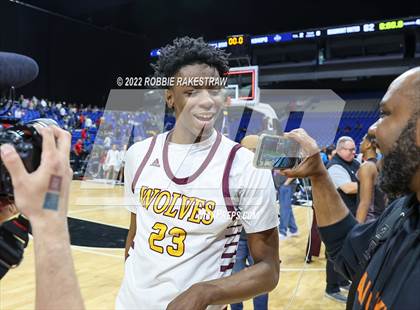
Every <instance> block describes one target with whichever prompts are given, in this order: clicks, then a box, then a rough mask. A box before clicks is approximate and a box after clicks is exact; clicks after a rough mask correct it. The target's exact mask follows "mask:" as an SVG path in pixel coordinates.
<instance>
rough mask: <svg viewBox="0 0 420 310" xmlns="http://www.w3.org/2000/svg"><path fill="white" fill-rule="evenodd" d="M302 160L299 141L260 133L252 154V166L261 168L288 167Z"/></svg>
mask: <svg viewBox="0 0 420 310" xmlns="http://www.w3.org/2000/svg"><path fill="white" fill-rule="evenodd" d="M301 162H302V155H301V148H300V145H299V143H297V142H296V141H294V140H291V139H288V138H286V137H284V136H275V135H269V134H262V135H261V136H260V137H259V139H258V144H257V150H256V152H255V155H254V166H255V167H256V168H261V169H290V168H294V167H296V166H297V165H299V163H301Z"/></svg>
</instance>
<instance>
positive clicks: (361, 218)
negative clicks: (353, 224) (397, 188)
mask: <svg viewBox="0 0 420 310" xmlns="http://www.w3.org/2000/svg"><path fill="white" fill-rule="evenodd" d="M376 174H377V172H376V166H375V164H372V163H370V162H366V163H365V164H363V165H362V166H361V167H360V169H359V171H358V176H359V181H360V199H359V205H358V207H357V212H356V220H357V221H358V222H359V223H364V222H365V221H366V217H367V214H368V211H369V207H370V205H371V203H372V196H373V188H374V186H375V178H376Z"/></svg>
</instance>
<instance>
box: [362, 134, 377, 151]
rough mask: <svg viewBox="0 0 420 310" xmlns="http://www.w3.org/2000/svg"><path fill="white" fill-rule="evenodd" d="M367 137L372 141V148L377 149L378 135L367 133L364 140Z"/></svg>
mask: <svg viewBox="0 0 420 310" xmlns="http://www.w3.org/2000/svg"><path fill="white" fill-rule="evenodd" d="M365 139H366V140H368V141H369V142H370V143H371V146H372V148H373V149H375V150H376V147H377V142H376V137H375V136H374V135H373V134H369V133H367V134H365V136H364V137H363V139H362V141H363V140H365Z"/></svg>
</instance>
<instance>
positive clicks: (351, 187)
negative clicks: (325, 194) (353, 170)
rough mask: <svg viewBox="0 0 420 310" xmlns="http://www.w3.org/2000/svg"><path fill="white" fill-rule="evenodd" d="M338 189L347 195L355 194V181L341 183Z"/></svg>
mask: <svg viewBox="0 0 420 310" xmlns="http://www.w3.org/2000/svg"><path fill="white" fill-rule="evenodd" d="M340 189H341V190H342V191H343V192H344V193H346V194H347V195H349V194H357V182H350V183H346V184H343V185H341V186H340Z"/></svg>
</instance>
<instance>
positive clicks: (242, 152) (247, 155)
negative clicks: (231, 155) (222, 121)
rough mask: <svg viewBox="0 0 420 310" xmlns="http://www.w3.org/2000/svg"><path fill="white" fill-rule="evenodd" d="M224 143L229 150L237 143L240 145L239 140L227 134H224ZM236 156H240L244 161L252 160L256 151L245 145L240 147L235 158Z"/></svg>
mask: <svg viewBox="0 0 420 310" xmlns="http://www.w3.org/2000/svg"><path fill="white" fill-rule="evenodd" d="M222 143H223V144H224V145H225V147H226V148H227V149H228V150H229V151H230V150H232V149H233V148H234V147H235V146H236V145H240V144H239V143H238V142H235V141H233V140H231V139H229V138H227V137H225V136H222ZM236 158H240V159H241V160H242V161H249V160H250V161H252V160H253V158H254V153H253V152H251V151H250V150H248V149H247V148H245V147H240V148H239V149H238V150H237V152H236V154H235V159H236Z"/></svg>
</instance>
